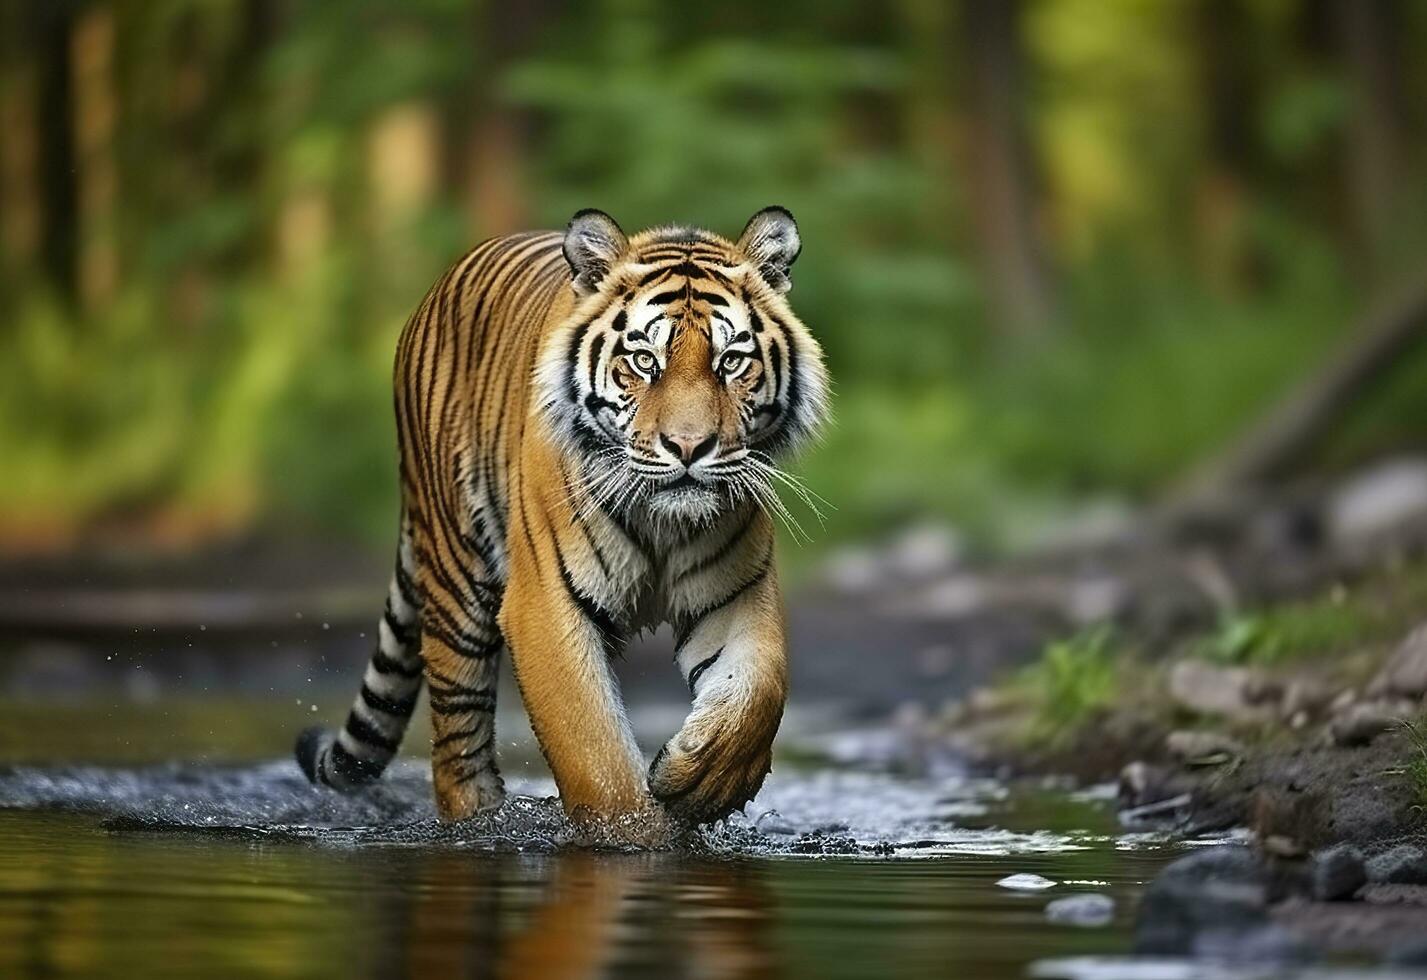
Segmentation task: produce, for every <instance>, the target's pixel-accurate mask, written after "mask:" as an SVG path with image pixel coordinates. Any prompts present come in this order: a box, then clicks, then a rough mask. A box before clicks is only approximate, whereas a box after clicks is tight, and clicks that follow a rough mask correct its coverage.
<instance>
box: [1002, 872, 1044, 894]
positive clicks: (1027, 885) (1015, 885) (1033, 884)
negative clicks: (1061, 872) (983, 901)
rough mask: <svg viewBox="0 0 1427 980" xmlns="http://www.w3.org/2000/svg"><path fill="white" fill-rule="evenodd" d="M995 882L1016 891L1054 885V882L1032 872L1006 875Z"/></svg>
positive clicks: (1036, 890)
mask: <svg viewBox="0 0 1427 980" xmlns="http://www.w3.org/2000/svg"><path fill="white" fill-rule="evenodd" d="M996 884H998V885H1000V886H1001V887H1002V888H1009V889H1011V890H1012V891H1018V892H1038V891H1044V890H1045V889H1047V888H1054V887H1055V882H1053V881H1051V880H1050V879H1049V878H1042V877H1041V876H1040V875H1033V874H1015V875H1007V876H1006V877H1004V878H1002V879H1001V880H1000V881H998V882H996Z"/></svg>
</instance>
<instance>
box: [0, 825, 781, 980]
mask: <svg viewBox="0 0 1427 980" xmlns="http://www.w3.org/2000/svg"><path fill="white" fill-rule="evenodd" d="M0 836H3V839H4V841H5V843H4V844H3V845H0V975H3V976H5V977H21V976H35V977H39V976H53V975H64V974H68V975H86V976H92V975H112V976H137V975H145V976H153V975H159V974H163V973H172V974H183V973H188V972H190V971H196V970H199V969H202V970H204V971H205V972H206V971H213V972H218V973H224V974H227V973H262V974H267V975H277V976H286V975H291V976H297V975H304V976H305V975H313V974H319V975H320V974H340V975H344V976H351V975H358V976H399V975H409V976H438V975H439V976H448V977H493V978H502V980H525V978H550V980H565V978H569V980H576V978H585V977H599V976H608V975H619V976H625V975H645V976H689V977H707V978H711V980H713V978H756V977H768V976H773V975H775V973H776V971H775V970H774V969H773V962H774V958H773V953H772V951H771V949H770V945H769V937H768V929H769V924H770V923H771V922H772V921H774V919H775V918H776V916H775V914H774V910H773V909H772V907H771V893H770V891H769V889H768V888H767V886H766V884H765V883H764V882H763V880H762V872H761V870H760V869H759V868H758V867H757V866H756V865H754V864H750V863H747V862H742V861H732V860H712V861H711V860H700V861H691V860H688V859H686V858H681V857H680V856H678V855H674V854H606V853H596V852H590V851H566V852H562V853H559V854H555V855H533V856H520V855H506V854H501V855H492V854H484V853H473V852H466V851H459V850H451V849H427V848H405V847H403V848H366V849H353V850H347V851H344V852H341V853H338V854H334V853H333V852H332V851H330V850H326V849H320V848H312V847H306V846H297V845H290V844H287V845H278V846H269V845H264V844H261V843H242V842H237V841H220V842H213V841H203V840H195V839H184V838H182V837H179V838H170V837H164V836H149V835H132V834H106V833H97V834H96V833H95V831H94V828H93V826H92V824H91V823H89V822H88V821H86V820H84V818H80V817H57V816H52V815H44V816H41V815H20V814H13V813H4V814H0ZM215 845H216V846H215Z"/></svg>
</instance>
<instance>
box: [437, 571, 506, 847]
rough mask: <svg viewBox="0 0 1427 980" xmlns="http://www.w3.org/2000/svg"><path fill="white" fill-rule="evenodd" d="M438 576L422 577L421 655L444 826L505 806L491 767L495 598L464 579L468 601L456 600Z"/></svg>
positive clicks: (497, 647)
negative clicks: (469, 591)
mask: <svg viewBox="0 0 1427 980" xmlns="http://www.w3.org/2000/svg"><path fill="white" fill-rule="evenodd" d="M438 577H439V576H437V575H436V574H434V573H433V574H428V575H424V576H423V592H424V593H425V596H426V602H425V604H424V605H423V607H422V617H421V618H422V625H421V655H422V659H423V660H425V661H426V680H427V683H428V685H429V686H430V692H431V782H432V785H433V787H434V789H435V792H436V810H437V813H438V814H439V815H440V817H441V819H442V820H446V821H452V820H462V819H464V818H466V817H469V816H471V815H472V814H475V813H477V812H479V811H481V810H487V809H490V808H492V807H496V806H499V805H500V804H501V801H502V800H504V799H505V783H504V782H503V781H502V780H501V778H500V771H499V770H498V769H497V768H496V761H495V702H496V679H497V674H498V672H499V665H500V651H501V647H502V646H503V643H502V641H501V636H500V632H499V630H498V628H497V627H496V624H495V608H496V605H497V599H498V596H497V593H496V592H495V591H494V590H493V589H492V588H491V587H490V586H488V585H485V584H482V583H481V582H479V581H478V580H476V579H473V578H472V579H463V580H462V581H463V582H466V588H469V589H470V590H472V592H473V594H468V595H465V596H462V597H459V598H458V597H456V596H453V595H452V594H451V591H450V590H449V588H448V587H446V586H444V585H443V584H441V583H439V582H438V581H437V579H438ZM448 581H449V580H448ZM463 591H464V588H463Z"/></svg>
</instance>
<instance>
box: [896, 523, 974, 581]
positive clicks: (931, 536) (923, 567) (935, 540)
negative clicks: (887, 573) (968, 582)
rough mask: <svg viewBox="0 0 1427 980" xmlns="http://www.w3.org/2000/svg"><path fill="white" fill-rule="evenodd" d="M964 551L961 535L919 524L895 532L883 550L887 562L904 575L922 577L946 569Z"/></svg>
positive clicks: (938, 526)
mask: <svg viewBox="0 0 1427 980" xmlns="http://www.w3.org/2000/svg"><path fill="white" fill-rule="evenodd" d="M963 551H965V546H964V545H963V544H962V541H961V538H960V537H959V536H958V535H957V534H956V532H955V531H953V530H952V529H951V528H949V527H945V526H944V525H940V524H920V525H915V526H913V527H909V528H907V529H906V530H905V531H903V532H902V533H901V534H899V535H898V536H897V538H896V540H895V541H893V542H892V545H891V547H890V548H888V549H887V564H888V566H889V567H890V568H891V569H892V571H894V572H896V573H897V574H898V575H901V576H903V577H905V578H908V579H912V580H925V579H929V578H931V577H933V576H935V575H938V574H941V573H943V572H947V571H950V570H951V569H952V568H953V567H954V566H955V565H956V564H957V563H958V562H960V561H961V556H962V553H963Z"/></svg>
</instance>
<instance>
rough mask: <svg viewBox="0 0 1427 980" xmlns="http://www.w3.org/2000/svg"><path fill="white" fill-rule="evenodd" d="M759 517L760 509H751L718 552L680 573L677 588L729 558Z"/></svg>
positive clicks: (675, 581)
mask: <svg viewBox="0 0 1427 980" xmlns="http://www.w3.org/2000/svg"><path fill="white" fill-rule="evenodd" d="M757 516H758V509H757V508H755V507H751V508H749V510H748V516H747V517H745V518H744V519H743V523H742V524H740V525H739V526H738V529H737V530H736V531H734V532H733V533H732V534H730V535H729V536H728V540H727V541H725V542H724V543H723V544H721V545H719V548H718V550H717V551H715V552H714V553H713V554H711V555H709V556H707V557H705V558H702V559H700V560H699V561H697V562H695V563H694V564H693V565H691V566H689V567H688V568H686V569H684V570H683V571H682V572H680V573H679V577H678V578H677V579H675V580H674V585H675V586H676V587H677V586H678V585H680V584H682V583H683V581H684V580H685V579H687V578H688V577H689V576H690V575H697V574H698V573H699V572H702V571H703V570H704V569H706V568H710V567H712V566H713V565H716V564H718V563H719V562H720V561H722V560H723V559H724V558H726V557H728V554H729V552H731V551H733V549H734V548H736V547H738V543H739V542H740V541H742V540H743V538H744V535H746V534H747V533H748V529H749V528H751V527H752V526H753V519H754V518H755V517H757Z"/></svg>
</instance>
